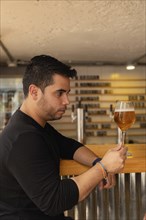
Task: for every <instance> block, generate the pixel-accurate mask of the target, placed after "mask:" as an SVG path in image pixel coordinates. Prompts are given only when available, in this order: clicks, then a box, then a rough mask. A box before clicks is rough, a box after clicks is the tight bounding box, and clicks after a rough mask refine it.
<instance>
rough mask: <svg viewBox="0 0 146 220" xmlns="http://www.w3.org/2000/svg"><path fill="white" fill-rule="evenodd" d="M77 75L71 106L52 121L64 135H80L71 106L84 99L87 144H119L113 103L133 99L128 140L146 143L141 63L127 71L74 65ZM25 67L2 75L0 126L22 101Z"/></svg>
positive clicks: (145, 73) (145, 93)
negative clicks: (112, 110) (60, 116)
mask: <svg viewBox="0 0 146 220" xmlns="http://www.w3.org/2000/svg"><path fill="white" fill-rule="evenodd" d="M74 68H75V69H76V70H77V71H78V77H77V79H76V80H75V79H74V80H71V88H72V89H71V93H70V105H69V106H68V110H67V111H66V114H65V115H64V117H63V118H62V119H61V120H59V121H54V122H51V124H52V125H53V126H54V127H56V128H57V129H58V130H59V131H60V132H61V133H62V134H64V135H67V136H69V137H73V138H77V126H76V124H77V123H76V120H74V121H72V119H71V109H72V106H73V105H74V107H75V112H74V113H75V114H76V108H77V105H78V103H79V101H81V105H82V107H83V108H85V107H87V109H88V119H86V121H85V132H84V133H85V137H86V138H85V139H86V143H88V144H98V143H99V144H105V143H117V126H116V124H115V123H114V121H113V120H112V118H111V117H110V116H111V115H110V106H111V105H112V107H113V108H114V106H115V103H116V101H117V100H132V101H133V102H134V104H135V111H136V122H135V124H134V125H133V126H132V128H130V129H129V130H128V132H127V137H126V140H127V142H134V143H146V139H145V132H146V114H145V113H146V110H145V107H146V81H145V79H146V69H145V67H140V66H138V67H137V68H136V69H135V70H132V71H127V70H126V69H125V67H123V66H121V67H119V66H118V67H115V66H102V67H97V66H75V67H74ZM23 72H24V68H14V69H13V68H4V69H3V70H1V77H0V129H1V130H2V129H3V127H4V126H5V124H6V123H7V121H8V119H9V117H10V116H11V114H12V113H13V112H14V111H15V109H16V108H17V107H18V106H19V105H20V104H21V103H22V101H23V94H22V84H21V81H22V73H23Z"/></svg>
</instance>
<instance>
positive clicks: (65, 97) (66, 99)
mask: <svg viewBox="0 0 146 220" xmlns="http://www.w3.org/2000/svg"><path fill="white" fill-rule="evenodd" d="M69 103H70V101H69V98H68V95H67V94H65V95H64V97H63V104H64V105H69Z"/></svg>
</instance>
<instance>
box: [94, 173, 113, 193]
mask: <svg viewBox="0 0 146 220" xmlns="http://www.w3.org/2000/svg"><path fill="white" fill-rule="evenodd" d="M115 185H116V178H115V174H112V173H108V177H107V181H106V180H105V179H104V180H101V181H100V183H99V184H98V187H99V189H100V190H102V189H110V188H112V187H114V186H115Z"/></svg>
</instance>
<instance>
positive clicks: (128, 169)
mask: <svg viewBox="0 0 146 220" xmlns="http://www.w3.org/2000/svg"><path fill="white" fill-rule="evenodd" d="M86 146H87V147H88V148H89V149H91V150H92V151H93V152H95V153H96V154H97V155H98V156H99V157H102V156H103V155H104V153H105V152H106V151H107V150H108V149H110V148H112V147H115V146H116V145H115V144H114V145H110V146H109V145H86ZM127 146H128V149H129V151H130V152H132V153H133V157H132V158H127V160H126V162H125V166H124V168H123V169H122V170H121V173H142V172H146V145H145V144H139V145H137V144H131V145H130V144H129V145H127ZM88 169H89V167H87V166H84V165H81V164H79V163H78V162H76V161H74V160H61V161H60V175H61V176H67V175H79V174H81V173H83V172H85V171H86V170H88Z"/></svg>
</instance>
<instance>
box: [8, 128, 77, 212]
mask: <svg viewBox="0 0 146 220" xmlns="http://www.w3.org/2000/svg"><path fill="white" fill-rule="evenodd" d="M13 145H14V147H13V148H12V150H11V152H10V155H9V158H8V161H7V165H8V168H9V170H10V172H11V173H12V174H13V176H14V177H15V178H16V180H17V182H18V183H19V185H20V186H21V187H22V189H23V190H24V192H25V193H26V194H27V196H28V197H29V198H30V199H31V200H32V201H33V203H35V205H36V206H37V207H38V208H39V209H40V210H41V211H42V212H44V213H45V214H47V215H50V216H55V215H58V214H60V213H62V212H63V211H65V210H68V209H71V208H72V207H73V206H74V205H75V204H76V203H77V202H78V197H79V191H78V187H77V185H76V183H75V182H74V181H73V180H72V179H63V180H61V179H60V176H59V168H58V166H57V165H56V161H55V160H54V158H52V157H51V152H50V150H49V148H48V147H46V143H45V141H44V139H43V137H41V135H40V136H39V135H38V134H36V133H33V132H30V133H25V134H22V135H21V136H19V137H18V138H17V140H16V141H15V143H14V144H13Z"/></svg>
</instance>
